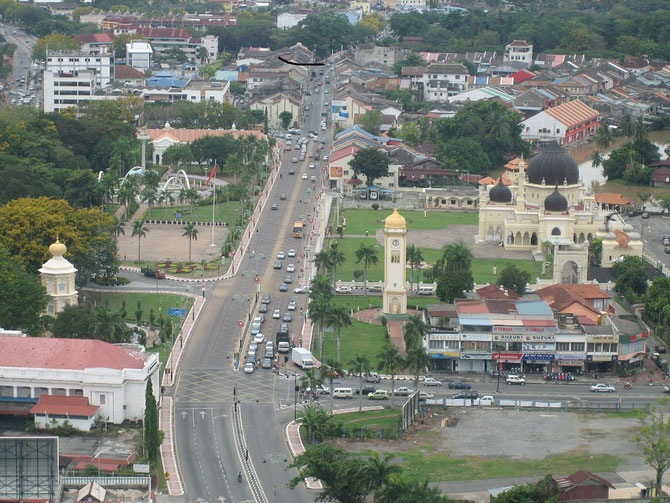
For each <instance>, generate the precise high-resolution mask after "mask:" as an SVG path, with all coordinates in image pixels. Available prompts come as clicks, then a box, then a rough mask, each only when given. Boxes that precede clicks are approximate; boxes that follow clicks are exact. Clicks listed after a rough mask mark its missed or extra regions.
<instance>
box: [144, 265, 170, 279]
mask: <svg viewBox="0 0 670 503" xmlns="http://www.w3.org/2000/svg"><path fill="white" fill-rule="evenodd" d="M142 274H144V275H145V276H146V277H147V278H156V279H165V273H164V272H163V271H161V270H159V269H152V268H151V267H143V268H142Z"/></svg>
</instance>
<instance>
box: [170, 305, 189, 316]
mask: <svg viewBox="0 0 670 503" xmlns="http://www.w3.org/2000/svg"><path fill="white" fill-rule="evenodd" d="M167 312H168V316H186V309H184V308H180V307H168V310H167Z"/></svg>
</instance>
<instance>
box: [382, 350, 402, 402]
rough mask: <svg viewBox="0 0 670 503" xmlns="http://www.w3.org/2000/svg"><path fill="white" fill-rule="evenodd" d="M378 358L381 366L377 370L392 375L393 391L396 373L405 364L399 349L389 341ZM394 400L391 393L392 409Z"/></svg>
mask: <svg viewBox="0 0 670 503" xmlns="http://www.w3.org/2000/svg"><path fill="white" fill-rule="evenodd" d="M377 358H379V360H380V361H379V365H377V370H378V371H380V372H381V371H383V372H386V373H387V374H391V389H392V390H393V389H395V375H396V372H397V371H398V370H400V369H401V368H402V366H403V365H404V363H405V361H404V360H403V358H402V356H400V352H399V351H398V348H397V347H396V346H395V345H394V344H393V343H392V342H391V341H387V342H386V344H385V345H384V349H383V350H382V352H381V353H379V354H378V355H377ZM393 400H394V396H393V393H391V407H393Z"/></svg>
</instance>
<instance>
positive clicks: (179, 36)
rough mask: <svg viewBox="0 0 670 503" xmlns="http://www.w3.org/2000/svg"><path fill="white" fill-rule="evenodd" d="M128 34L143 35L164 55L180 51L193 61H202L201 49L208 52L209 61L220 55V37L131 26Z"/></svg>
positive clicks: (182, 30) (179, 30)
mask: <svg viewBox="0 0 670 503" xmlns="http://www.w3.org/2000/svg"><path fill="white" fill-rule="evenodd" d="M127 32H128V33H137V34H138V35H142V36H143V37H145V38H146V39H147V41H148V42H149V43H150V44H151V47H152V48H153V49H154V51H156V52H157V53H160V54H163V53H165V52H166V51H168V50H170V49H179V50H181V51H183V52H184V53H186V55H187V56H188V58H189V59H190V60H191V61H196V60H197V59H200V48H204V49H205V50H206V51H207V54H208V56H207V59H208V60H212V61H213V60H215V59H216V58H217V57H218V55H219V37H217V36H214V35H204V36H203V37H193V36H191V34H190V33H189V31H188V30H186V29H185V28H148V27H136V26H131V27H130V28H128V30H127Z"/></svg>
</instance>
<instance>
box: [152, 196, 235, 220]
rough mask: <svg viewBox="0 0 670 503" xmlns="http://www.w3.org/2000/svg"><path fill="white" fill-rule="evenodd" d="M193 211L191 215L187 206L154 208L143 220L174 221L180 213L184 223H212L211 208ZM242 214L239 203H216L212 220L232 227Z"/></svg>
mask: <svg viewBox="0 0 670 503" xmlns="http://www.w3.org/2000/svg"><path fill="white" fill-rule="evenodd" d="M194 209H195V211H194V212H193V213H192V214H191V207H190V206H189V205H179V206H168V207H167V208H166V207H165V206H158V205H156V206H154V207H153V209H152V210H151V215H149V210H147V211H146V212H145V213H144V215H142V218H143V219H145V220H146V219H149V218H151V219H154V220H176V217H175V214H176V213H182V218H181V220H182V221H184V222H190V221H194V222H211V221H212V206H211V205H208V206H195V208H194ZM241 214H242V207H241V206H240V203H239V201H230V202H228V203H218V204H217V205H216V211H215V214H214V219H215V220H216V221H217V222H226V223H228V225H233V224H234V223H235V222H237V219H238V218H239V216H240V215H241Z"/></svg>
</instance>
